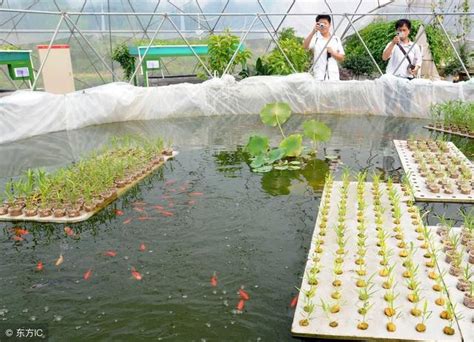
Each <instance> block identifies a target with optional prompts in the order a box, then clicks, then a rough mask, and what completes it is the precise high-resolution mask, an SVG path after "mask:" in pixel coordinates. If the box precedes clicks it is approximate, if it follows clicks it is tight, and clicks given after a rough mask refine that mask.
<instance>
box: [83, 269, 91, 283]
mask: <svg viewBox="0 0 474 342" xmlns="http://www.w3.org/2000/svg"><path fill="white" fill-rule="evenodd" d="M91 275H92V269H91V268H89V269H88V270H87V272H86V273H84V280H88V279H89V278H90V277H91Z"/></svg>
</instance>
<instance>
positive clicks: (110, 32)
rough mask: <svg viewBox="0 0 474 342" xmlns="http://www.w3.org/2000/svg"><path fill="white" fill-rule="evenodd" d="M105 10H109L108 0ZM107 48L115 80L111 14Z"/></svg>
mask: <svg viewBox="0 0 474 342" xmlns="http://www.w3.org/2000/svg"><path fill="white" fill-rule="evenodd" d="M107 11H109V12H110V0H107ZM109 48H110V66H111V67H112V82H115V72H114V60H113V58H112V54H113V50H112V24H111V16H110V15H109Z"/></svg>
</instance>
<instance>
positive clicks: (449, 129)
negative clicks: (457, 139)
mask: <svg viewBox="0 0 474 342" xmlns="http://www.w3.org/2000/svg"><path fill="white" fill-rule="evenodd" d="M423 127H424V128H427V129H430V130H432V131H438V132H443V133H448V134H453V135H459V136H461V137H465V138H471V139H474V133H473V132H469V131H467V130H461V129H457V128H454V127H453V128H452V127H444V126H435V125H431V124H430V125H428V126H423Z"/></svg>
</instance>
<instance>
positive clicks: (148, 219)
mask: <svg viewBox="0 0 474 342" xmlns="http://www.w3.org/2000/svg"><path fill="white" fill-rule="evenodd" d="M138 220H139V221H150V220H153V217H150V216H140V217H139V218H138Z"/></svg>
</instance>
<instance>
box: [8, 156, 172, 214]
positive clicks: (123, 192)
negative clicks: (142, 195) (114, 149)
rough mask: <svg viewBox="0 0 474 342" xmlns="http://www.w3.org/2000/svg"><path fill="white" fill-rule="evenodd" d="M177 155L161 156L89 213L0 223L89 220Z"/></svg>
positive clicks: (82, 211)
mask: <svg viewBox="0 0 474 342" xmlns="http://www.w3.org/2000/svg"><path fill="white" fill-rule="evenodd" d="M177 154H178V152H177V151H173V153H172V155H170V156H166V155H163V159H164V161H163V162H161V163H159V164H156V165H154V166H153V168H152V169H151V170H150V171H148V172H146V173H145V174H143V175H142V176H140V177H138V178H137V179H135V180H134V181H133V182H132V183H130V184H128V185H126V186H125V187H123V188H117V195H116V196H114V197H112V198H109V199H107V200H106V201H104V202H103V203H102V204H101V205H100V206H98V207H97V208H96V209H95V210H94V211H91V212H86V211H84V210H81V215H80V216H77V217H67V216H64V217H54V216H53V215H51V216H48V217H40V216H38V215H36V216H25V215H24V214H22V215H20V216H10V215H2V216H0V221H9V222H18V221H21V222H43V223H77V222H83V221H86V220H88V219H90V218H91V217H92V216H94V215H95V214H97V213H98V212H100V211H101V210H102V209H104V208H106V207H107V206H108V205H109V204H111V203H112V202H114V201H115V200H116V199H118V198H119V197H121V196H123V195H124V194H125V193H126V192H127V191H128V190H130V189H131V188H133V187H134V186H135V185H137V184H138V183H139V182H141V181H142V180H143V179H144V178H146V177H148V176H149V175H150V174H152V173H153V172H154V171H155V170H157V169H158V168H160V167H161V166H163V165H164V164H165V163H166V162H167V161H168V160H169V159H171V158H173V157H175V156H176V155H177Z"/></svg>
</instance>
